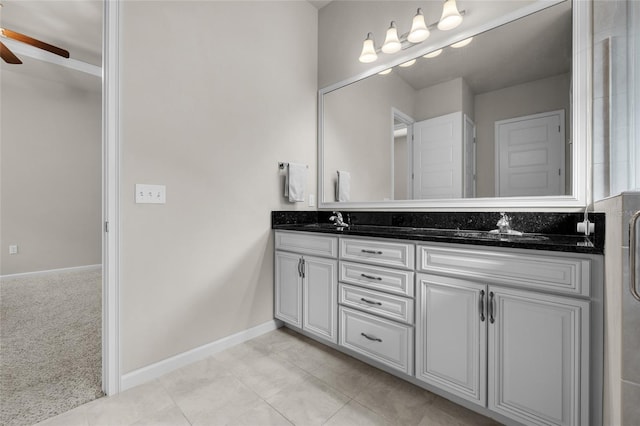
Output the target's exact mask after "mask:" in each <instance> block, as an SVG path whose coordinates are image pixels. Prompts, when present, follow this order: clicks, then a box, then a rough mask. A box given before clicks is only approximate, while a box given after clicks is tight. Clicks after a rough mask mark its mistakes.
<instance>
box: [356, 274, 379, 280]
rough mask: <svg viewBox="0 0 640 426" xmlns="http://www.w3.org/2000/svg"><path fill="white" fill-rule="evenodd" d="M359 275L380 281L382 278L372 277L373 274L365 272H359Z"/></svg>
mask: <svg viewBox="0 0 640 426" xmlns="http://www.w3.org/2000/svg"><path fill="white" fill-rule="evenodd" d="M360 276H361V277H365V278H369V279H370V280H378V281H382V278H380V277H374V276H373V275H367V274H360Z"/></svg>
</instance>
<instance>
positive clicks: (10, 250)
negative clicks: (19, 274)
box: [9, 244, 18, 254]
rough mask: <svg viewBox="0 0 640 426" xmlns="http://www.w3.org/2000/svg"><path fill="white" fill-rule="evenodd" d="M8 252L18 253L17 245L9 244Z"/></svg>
mask: <svg viewBox="0 0 640 426" xmlns="http://www.w3.org/2000/svg"><path fill="white" fill-rule="evenodd" d="M9 254H18V245H17V244H11V245H10V246H9Z"/></svg>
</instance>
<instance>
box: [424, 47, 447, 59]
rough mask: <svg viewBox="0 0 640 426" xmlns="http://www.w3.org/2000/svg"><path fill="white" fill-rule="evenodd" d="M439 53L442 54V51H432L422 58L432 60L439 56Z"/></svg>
mask: <svg viewBox="0 0 640 426" xmlns="http://www.w3.org/2000/svg"><path fill="white" fill-rule="evenodd" d="M441 53H442V49H438V50H434V51H433V52H429V53H427V54H426V55H424V56H422V57H423V58H427V59H432V58H435V57H436V56H440V54H441Z"/></svg>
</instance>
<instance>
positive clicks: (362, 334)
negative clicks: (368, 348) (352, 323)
mask: <svg viewBox="0 0 640 426" xmlns="http://www.w3.org/2000/svg"><path fill="white" fill-rule="evenodd" d="M360 335H361V336H364V337H366V338H367V339H369V340H372V341H374V342H382V339H378V338H377V337H370V336H367V335H366V334H365V333H360Z"/></svg>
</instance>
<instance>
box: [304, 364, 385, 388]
mask: <svg viewBox="0 0 640 426" xmlns="http://www.w3.org/2000/svg"><path fill="white" fill-rule="evenodd" d="M310 374H312V375H313V376H315V377H317V378H318V379H320V380H322V381H323V382H325V383H326V384H328V385H329V386H331V387H333V388H335V389H337V390H339V391H340V392H342V393H344V394H345V395H347V396H349V397H351V398H353V397H355V396H356V395H358V394H359V393H360V392H362V390H363V389H364V388H366V387H367V386H368V384H369V383H370V382H371V381H372V380H375V379H376V378H379V377H382V376H384V375H385V374H386V373H383V372H381V371H380V370H378V369H376V368H373V367H371V366H369V365H367V364H365V363H363V362H360V361H358V360H357V359H355V358H351V357H349V356H347V355H344V354H341V355H340V356H339V357H335V358H334V359H331V360H329V361H328V362H326V363H325V364H323V365H321V366H319V367H317V368H315V369H314V370H312V371H311V372H310Z"/></svg>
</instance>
